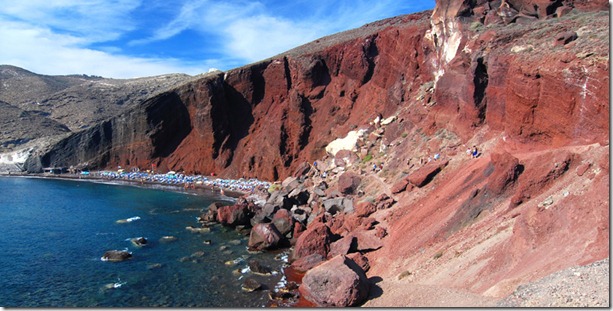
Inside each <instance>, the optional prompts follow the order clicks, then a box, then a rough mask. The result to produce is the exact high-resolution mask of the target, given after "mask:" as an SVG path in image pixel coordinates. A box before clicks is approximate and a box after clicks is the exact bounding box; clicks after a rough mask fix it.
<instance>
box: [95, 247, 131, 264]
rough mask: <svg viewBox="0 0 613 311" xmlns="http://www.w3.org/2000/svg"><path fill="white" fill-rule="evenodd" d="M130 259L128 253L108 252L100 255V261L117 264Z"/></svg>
mask: <svg viewBox="0 0 613 311" xmlns="http://www.w3.org/2000/svg"><path fill="white" fill-rule="evenodd" d="M130 258H132V254H131V253H130V252H128V251H119V250H110V251H106V252H104V255H102V258H100V259H102V261H112V262H119V261H124V260H128V259H130Z"/></svg>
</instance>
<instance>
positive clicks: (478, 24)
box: [470, 21, 483, 31]
mask: <svg viewBox="0 0 613 311" xmlns="http://www.w3.org/2000/svg"><path fill="white" fill-rule="evenodd" d="M481 26H483V24H481V22H477V21H475V22H472V24H470V30H471V31H476V30H478V29H479V28H481Z"/></svg>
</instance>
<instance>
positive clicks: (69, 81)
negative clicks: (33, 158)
mask: <svg viewBox="0 0 613 311" xmlns="http://www.w3.org/2000/svg"><path fill="white" fill-rule="evenodd" d="M189 79H191V77H190V76H188V75H184V74H169V75H162V76H157V77H146V78H137V79H107V78H102V77H96V76H87V75H68V76H46V75H39V74H35V73H32V72H30V71H27V70H24V69H22V68H18V67H14V66H8V65H1V66H0V90H1V91H0V101H3V102H5V103H7V104H8V105H10V106H13V107H15V108H16V109H18V110H20V111H24V113H25V114H27V115H29V116H37V118H47V119H48V120H47V121H45V122H38V121H35V122H25V121H23V120H21V121H20V122H19V123H20V124H19V126H16V127H12V128H10V129H7V130H5V131H2V132H0V144H2V146H3V147H4V149H3V151H11V150H13V149H19V148H22V147H24V144H26V143H27V142H31V141H32V135H34V136H35V137H39V138H43V139H42V140H43V142H42V143H41V144H42V145H47V144H48V143H49V141H50V140H51V141H57V140H58V139H59V138H61V137H62V136H57V134H58V133H57V129H56V128H57V126H56V125H57V124H60V125H63V127H64V129H63V130H62V131H61V132H62V133H65V132H66V130H68V129H69V131H71V132H76V131H79V130H81V129H84V128H87V127H89V126H91V125H93V124H96V123H99V122H102V121H104V120H106V119H109V118H111V117H114V116H118V115H120V114H121V113H122V112H123V111H124V110H126V109H130V108H132V107H134V106H136V105H138V104H140V103H141V102H143V101H144V100H145V99H147V98H149V97H152V96H154V95H156V94H158V93H160V92H161V91H165V90H167V89H169V88H171V87H175V86H177V85H179V84H181V83H184V82H185V81H187V80H189ZM0 109H1V110H0V111H1V112H2V114H3V115H4V117H6V118H8V117H9V115H11V116H12V114H13V112H12V111H15V110H14V109H13V108H11V107H9V106H7V105H3V106H1V107H0ZM10 120H11V119H7V121H6V122H5V124H8V123H10V122H11V121H10ZM12 120H18V119H17V118H15V119H12ZM7 122H8V123H7ZM20 133H23V135H20ZM20 136H22V137H20Z"/></svg>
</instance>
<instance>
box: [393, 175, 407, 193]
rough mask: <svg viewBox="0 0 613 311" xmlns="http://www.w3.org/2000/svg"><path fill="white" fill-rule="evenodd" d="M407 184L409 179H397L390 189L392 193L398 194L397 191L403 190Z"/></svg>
mask: <svg viewBox="0 0 613 311" xmlns="http://www.w3.org/2000/svg"><path fill="white" fill-rule="evenodd" d="M408 185H409V181H408V180H407V179H406V178H402V179H401V180H399V181H397V182H396V183H395V184H394V185H393V186H392V189H391V191H392V194H398V193H401V192H403V191H405V190H406V189H407V186H408Z"/></svg>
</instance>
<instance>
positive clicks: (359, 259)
mask: <svg viewBox="0 0 613 311" xmlns="http://www.w3.org/2000/svg"><path fill="white" fill-rule="evenodd" d="M347 257H348V258H349V259H351V260H353V261H354V262H355V263H356V264H357V265H358V266H360V268H362V270H364V272H368V270H370V262H369V261H368V258H366V256H364V254H362V253H360V252H356V253H351V254H349V255H347Z"/></svg>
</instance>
